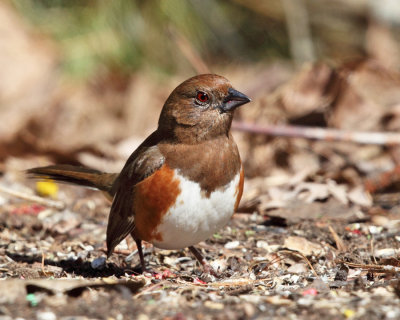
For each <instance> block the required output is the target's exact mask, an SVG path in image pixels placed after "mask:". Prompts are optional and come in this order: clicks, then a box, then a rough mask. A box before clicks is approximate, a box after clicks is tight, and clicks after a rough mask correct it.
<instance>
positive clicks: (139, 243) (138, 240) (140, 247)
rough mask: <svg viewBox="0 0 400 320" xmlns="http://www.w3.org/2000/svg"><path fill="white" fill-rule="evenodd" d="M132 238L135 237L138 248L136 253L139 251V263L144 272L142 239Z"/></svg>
mask: <svg viewBox="0 0 400 320" xmlns="http://www.w3.org/2000/svg"><path fill="white" fill-rule="evenodd" d="M134 239H135V242H136V246H137V250H138V253H139V258H140V264H141V266H142V272H145V271H146V263H145V261H144V255H143V249H142V240H140V239H136V238H134Z"/></svg>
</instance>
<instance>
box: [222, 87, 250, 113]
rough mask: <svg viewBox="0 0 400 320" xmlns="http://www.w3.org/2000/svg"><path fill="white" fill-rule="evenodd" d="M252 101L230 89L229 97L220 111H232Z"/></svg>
mask: <svg viewBox="0 0 400 320" xmlns="http://www.w3.org/2000/svg"><path fill="white" fill-rule="evenodd" d="M250 101H251V100H250V98H249V97H248V96H246V95H245V94H243V93H241V92H239V91H237V90H235V89H232V88H229V90H228V95H227V96H226V97H225V99H224V102H223V103H222V105H221V106H220V109H221V110H222V111H223V112H227V111H232V110H235V109H236V108H237V107H240V106H241V105H243V104H246V103H248V102H250Z"/></svg>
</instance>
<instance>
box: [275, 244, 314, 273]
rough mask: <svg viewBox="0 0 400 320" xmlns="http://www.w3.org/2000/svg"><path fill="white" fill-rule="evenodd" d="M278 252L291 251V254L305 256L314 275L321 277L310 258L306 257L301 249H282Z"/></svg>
mask: <svg viewBox="0 0 400 320" xmlns="http://www.w3.org/2000/svg"><path fill="white" fill-rule="evenodd" d="M278 252H282V253H289V254H294V255H298V256H300V257H301V258H303V259H304V260H305V261H306V262H307V264H308V266H309V267H310V269H311V272H312V273H313V274H314V276H316V277H317V278H319V276H318V274H317V272H316V271H315V269H314V267H313V266H312V264H311V262H310V260H308V259H307V257H306V256H305V255H304V254H302V253H301V252H300V251H297V250H289V249H282V250H279V251H278Z"/></svg>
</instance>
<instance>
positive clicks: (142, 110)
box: [0, 0, 400, 177]
mask: <svg viewBox="0 0 400 320" xmlns="http://www.w3.org/2000/svg"><path fill="white" fill-rule="evenodd" d="M399 31H400V2H399V1H397V0H381V1H374V0H351V1H350V0H346V1H344V0H296V1H294V0H264V1H259V0H232V1H211V0H190V1H184V0H163V1H161V0H160V1H133V0H131V1H125V0H113V1H100V0H79V1H78V0H5V1H2V2H1V3H0V37H1V38H0V39H1V41H0V46H1V47H0V70H1V72H0V119H1V121H0V161H1V162H2V163H3V165H4V163H7V161H8V160H9V159H11V158H15V157H22V158H26V157H31V156H37V155H40V156H45V159H46V160H43V161H45V162H46V161H47V162H64V163H65V162H69V163H79V164H84V165H88V166H91V167H95V168H98V169H101V170H107V171H114V170H118V169H119V168H120V167H121V166H122V164H123V162H124V160H125V159H126V158H127V156H128V155H129V154H130V153H131V152H132V150H134V148H135V147H136V146H137V145H138V144H139V143H140V141H142V139H143V138H144V137H145V136H147V135H148V134H149V133H150V132H151V131H152V130H154V129H155V128H156V124H157V120H158V115H159V112H160V110H161V107H162V105H163V102H164V101H165V99H166V98H167V96H168V95H169V93H170V92H171V90H172V89H173V88H174V87H175V86H176V85H177V84H179V83H180V82H182V81H183V80H185V79H186V78H188V77H190V76H193V75H195V74H197V73H203V72H213V73H218V74H221V75H224V76H226V77H227V78H228V79H230V80H231V82H232V83H233V85H234V87H235V88H237V89H238V90H240V91H242V92H244V93H246V94H248V95H249V96H250V97H251V98H252V99H253V103H252V104H249V105H246V106H245V107H244V108H243V109H241V110H240V112H239V113H238V114H237V115H236V116H237V119H236V120H237V121H246V122H250V123H254V122H257V123H258V124H260V125H270V124H277V123H288V124H300V125H312V126H322V127H334V128H339V129H354V130H355V129H358V130H397V129H398V126H399V121H398V115H399V114H400V94H399V74H398V71H399V66H400V54H399V53H400V32H399ZM235 135H236V136H237V140H238V142H239V144H240V149H241V151H242V155H243V158H244V163H245V165H246V168H247V170H246V172H247V175H248V176H249V177H255V176H259V175H262V176H265V175H267V174H271V172H272V171H273V170H275V169H276V168H275V167H276V166H277V167H278V169H282V168H285V169H288V170H289V171H292V172H295V171H296V168H297V167H298V166H299V165H300V166H301V164H302V163H303V162H301V161H300V160H298V158H296V157H295V158H293V159H297V160H296V161H292V160H291V159H292V155H296V154H302V155H303V154H305V151H307V152H308V151H309V150H310V149H313V148H314V147H315V145H310V144H304V142H301V141H300V140H299V141H300V142H299V141H297V143H296V144H294V142H293V140H288V139H281V138H275V139H271V138H269V137H265V136H254V135H250V134H245V133H244V134H243V133H237V132H236V133H235ZM380 150H381V149H380ZM321 152H322V151H321ZM340 152H341V154H344V153H345V151H343V150H341V151H340ZM322 153H323V152H322ZM372 154H373V155H375V156H376V153H372ZM289 155H290V157H289ZM363 155H364V154H363ZM307 157H308V158H307ZM307 157H306V161H307V163H308V164H309V165H310V166H311V165H312V163H314V162H318V165H320V164H321V163H320V161H322V160H321V159H325V158H326V157H328V155H327V154H323V156H321V154H318V155H316V157H317V158H312V159H311V158H310V157H309V156H307ZM310 159H311V160H310ZM313 159H314V160H313ZM35 161H36V160H35ZM40 161H42V160H40ZM313 161H314V162H313ZM395 162H396V161H394V160H393V159H392V158H390V159H389V160H388V161H387V162H384V163H385V165H382V164H381V162H380V165H379V166H375V167H373V168H374V169H373V170H372V171H374V170H375V171H376V170H378V171H379V170H383V169H390V168H393V167H394V165H395ZM378 167H379V168H378ZM377 168H378V169H377Z"/></svg>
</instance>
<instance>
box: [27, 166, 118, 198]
mask: <svg viewBox="0 0 400 320" xmlns="http://www.w3.org/2000/svg"><path fill="white" fill-rule="evenodd" d="M27 174H28V176H29V177H30V178H34V179H52V180H55V181H59V182H64V183H69V184H76V185H80V186H85V187H91V188H96V189H99V190H102V191H106V192H107V193H109V194H110V195H112V186H113V184H114V181H115V179H116V178H117V176H118V174H117V173H104V172H101V171H99V170H95V169H89V168H84V167H77V166H71V165H52V166H47V167H38V168H32V169H29V170H27Z"/></svg>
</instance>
